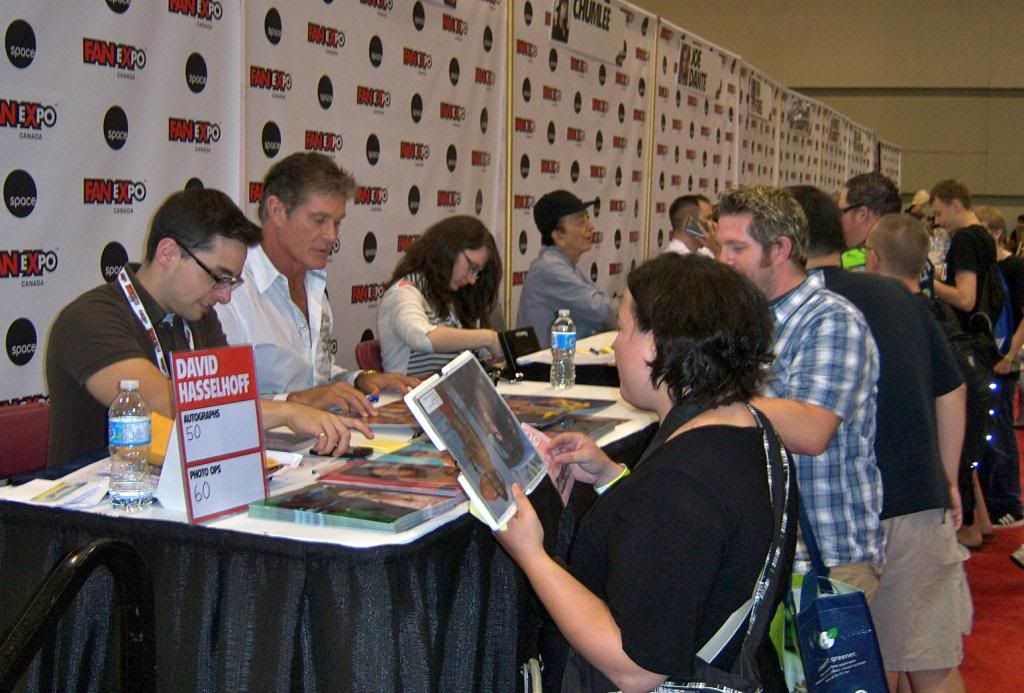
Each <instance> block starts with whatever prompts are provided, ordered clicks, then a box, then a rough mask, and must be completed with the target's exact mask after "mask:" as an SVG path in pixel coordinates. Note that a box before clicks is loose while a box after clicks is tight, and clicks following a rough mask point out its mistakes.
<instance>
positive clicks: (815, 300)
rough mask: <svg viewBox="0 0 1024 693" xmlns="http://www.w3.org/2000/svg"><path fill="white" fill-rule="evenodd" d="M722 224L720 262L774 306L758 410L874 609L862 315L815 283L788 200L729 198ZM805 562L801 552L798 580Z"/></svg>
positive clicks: (875, 557) (873, 519)
mask: <svg viewBox="0 0 1024 693" xmlns="http://www.w3.org/2000/svg"><path fill="white" fill-rule="evenodd" d="M718 224H719V226H718V240H719V243H720V244H721V246H722V251H721V255H720V256H719V259H720V260H721V261H722V262H724V263H726V264H728V265H730V266H731V267H733V268H734V269H736V270H737V271H739V272H740V273H741V274H743V275H744V276H746V277H747V278H748V279H750V280H751V281H752V282H753V283H754V284H755V285H756V286H757V287H758V288H760V289H761V290H762V291H763V292H764V293H765V294H766V295H767V296H768V300H769V301H770V305H771V310H772V315H773V317H774V320H775V331H776V334H775V362H774V364H773V365H772V378H771V380H770V381H769V384H768V387H767V391H766V392H765V394H766V395H767V397H766V398H760V399H759V400H758V401H757V402H756V404H757V406H758V407H761V408H762V409H763V410H764V411H765V413H767V414H768V416H769V417H770V418H771V420H772V423H773V424H774V425H775V427H776V428H777V429H778V430H779V433H780V434H781V435H782V437H783V440H784V441H785V442H786V445H787V447H789V449H790V450H791V451H792V452H793V453H794V459H795V460H796V464H797V474H798V479H799V482H800V499H801V503H803V505H804V507H805V508H806V509H807V515H808V518H809V519H810V522H811V525H812V527H813V529H814V534H815V538H816V539H817V541H818V547H819V549H820V550H821V554H822V558H823V560H824V561H825V564H826V565H828V566H829V567H830V568H831V572H832V576H833V577H834V578H836V579H838V580H842V581H843V582H846V583H849V584H852V585H854V586H856V587H858V588H860V589H862V590H864V592H865V595H866V596H867V597H868V599H869V600H870V598H871V597H872V596H873V595H874V592H875V590H876V589H877V588H878V577H879V573H880V568H881V564H882V562H883V560H884V538H883V534H882V525H881V520H880V519H879V513H880V512H881V510H882V477H881V473H880V472H879V470H878V465H877V464H876V462H875V452H874V442H875V401H876V392H877V388H876V383H877V381H878V351H877V349H876V347H875V342H874V339H873V338H872V337H871V332H870V331H869V330H868V327H867V324H866V323H865V321H864V316H863V315H862V314H861V313H860V311H858V310H857V309H856V308H854V307H853V305H851V304H850V303H849V302H848V301H847V300H846V299H844V298H842V297H840V296H838V295H836V294H834V293H832V292H831V291H828V290H827V289H825V284H824V280H823V279H822V277H821V276H820V274H818V273H816V274H815V275H813V276H808V275H807V272H806V270H805V263H806V259H807V242H808V230H807V219H806V217H805V216H804V213H803V210H802V209H801V208H800V206H799V205H798V204H797V202H796V200H794V199H793V197H792V196H791V195H790V194H789V193H787V192H785V191H784V190H781V189H778V188H769V187H765V186H756V187H750V188H740V189H738V190H734V191H731V192H729V193H727V194H726V195H724V196H723V197H722V198H721V200H719V222H718ZM777 398H785V399H777ZM806 558H807V554H806V550H805V549H804V547H803V544H802V542H801V544H800V546H799V547H798V549H797V565H796V567H797V569H798V570H800V569H801V568H802V569H804V570H806V568H807V567H808V565H807V563H806V562H805V560H806ZM801 572H802V571H801Z"/></svg>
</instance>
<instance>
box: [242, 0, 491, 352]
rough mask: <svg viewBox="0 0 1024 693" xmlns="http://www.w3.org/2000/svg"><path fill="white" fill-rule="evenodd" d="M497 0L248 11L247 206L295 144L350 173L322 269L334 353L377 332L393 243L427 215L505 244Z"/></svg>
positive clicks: (413, 233) (404, 240)
mask: <svg viewBox="0 0 1024 693" xmlns="http://www.w3.org/2000/svg"><path fill="white" fill-rule="evenodd" d="M506 11H507V8H506V6H505V4H504V2H500V1H499V0H493V1H481V0H473V1H472V2H465V1H464V2H460V3H457V4H456V3H454V2H441V1H440V0H438V1H436V2H394V3H393V2H391V0H381V1H377V0H372V1H371V0H360V1H359V2H353V1H349V2H333V3H322V2H317V3H312V2H307V3H280V2H272V1H270V0H249V2H248V3H247V5H246V13H245V14H246V17H245V37H246V43H245V75H246V85H245V127H244V131H245V146H244V152H245V169H244V170H245V177H246V181H247V183H246V190H245V195H246V203H247V204H248V206H247V207H246V211H247V212H248V213H249V215H250V216H251V217H252V218H253V219H256V218H257V208H258V205H259V201H260V198H261V196H262V190H261V189H260V181H261V180H262V179H263V177H264V175H265V174H266V172H267V171H268V170H269V168H270V167H271V166H272V165H273V164H274V163H275V162H276V161H280V160H281V159H283V158H284V157H285V156H287V155H288V154H291V153H292V152H296V151H316V152H320V153H323V154H326V155H327V156H330V157H331V158H333V159H334V160H335V161H337V163H338V164H339V165H340V166H342V167H343V168H344V169H346V170H347V171H349V172H350V173H352V174H353V175H354V176H355V179H356V182H357V184H358V185H359V188H358V189H357V191H356V194H355V196H354V199H352V200H349V202H348V205H347V208H346V217H345V220H344V221H343V222H342V224H341V234H340V238H339V239H338V242H337V244H336V246H335V251H334V252H333V253H332V256H331V260H330V264H329V265H328V267H327V290H328V295H329V296H330V300H331V306H332V308H333V310H334V316H335V321H334V322H335V335H334V343H333V345H332V346H333V348H334V349H335V350H336V354H337V358H338V361H339V362H341V363H342V364H346V365H350V366H351V365H354V361H355V358H354V349H355V345H356V344H357V343H358V342H360V341H362V340H363V339H371V338H373V337H374V335H375V333H376V331H377V324H376V323H377V308H378V306H379V302H380V298H381V296H382V294H383V292H384V287H385V285H386V283H387V281H388V279H389V278H390V276H391V273H392V271H393V270H394V268H395V265H396V264H397V263H398V259H399V257H400V256H401V254H402V252H404V250H405V249H406V248H407V247H408V246H409V245H410V244H411V243H412V242H413V241H415V240H416V238H418V237H419V235H420V234H421V233H423V231H425V230H426V229H427V228H429V227H430V226H431V225H432V224H434V223H435V222H438V221H440V220H442V219H443V218H445V217H447V216H451V215H454V214H470V215H474V216H477V217H479V218H480V219H481V220H482V221H483V222H484V223H485V224H486V225H487V227H488V228H489V229H490V230H491V232H492V233H493V234H494V236H495V241H496V243H497V246H498V248H504V247H505V240H504V236H505V228H504V223H505V217H504V208H505V190H504V180H505V176H504V174H505V156H504V152H505V138H506V131H505V124H506V119H505V116H504V114H505V110H506V109H505V92H504V86H505V63H506V35H507V32H506V30H505V29H506V17H505V14H506Z"/></svg>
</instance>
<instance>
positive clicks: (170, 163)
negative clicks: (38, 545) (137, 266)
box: [0, 0, 242, 404]
mask: <svg viewBox="0 0 1024 693" xmlns="http://www.w3.org/2000/svg"><path fill="white" fill-rule="evenodd" d="M0 18H2V27H0V28H2V30H3V31H4V50H5V56H4V58H0V162H2V163H0V178H2V181H3V194H4V203H5V204H4V207H5V209H2V210H0V215H3V224H2V238H0V329H3V334H4V336H5V343H6V348H7V357H6V358H3V359H2V365H0V403H2V404H15V403H20V402H25V401H32V400H34V399H38V398H41V397H43V396H44V393H45V385H44V383H43V353H44V350H45V346H46V337H47V334H48V331H49V326H50V323H51V322H52V321H53V319H54V317H55V316H56V314H57V313H58V312H59V311H60V309H61V308H62V307H63V306H64V305H66V304H67V303H68V302H69V301H70V300H71V299H72V298H74V297H75V296H77V295H78V294H79V293H81V292H83V291H85V290H86V289H89V288H91V287H93V286H96V285H97V284H100V283H101V282H103V281H105V280H109V279H112V278H113V277H114V276H115V275H116V273H117V271H118V270H119V269H120V268H121V267H122V266H123V265H124V263H125V262H126V261H127V260H128V259H129V258H130V259H131V260H133V261H139V260H141V259H142V257H143V254H144V248H143V244H144V241H145V237H146V232H147V230H148V227H149V220H150V217H151V216H152V214H153V212H154V211H155V209H156V208H157V207H158V206H159V205H160V203H161V202H162V201H163V200H164V198H165V197H167V195H169V194H170V193H172V192H174V191H177V190H180V189H182V188H184V187H186V186H211V187H216V188H221V189H223V190H226V191H228V192H229V193H231V194H232V195H234V194H235V193H236V191H238V189H239V171H240V168H239V164H240V147H241V130H242V126H241V123H242V120H241V101H240V100H239V98H238V83H239V80H240V75H239V65H240V64H241V55H240V42H239V36H240V35H241V23H240V22H241V19H240V13H239V5H238V3H237V2H220V3H217V2H214V3H199V5H197V4H196V3H194V2H193V3H181V2H170V3H166V2H164V3H161V2H140V1H139V0H135V2H131V1H130V0H99V1H88V2H87V1H84V0H83V1H82V2H72V3H65V2H55V1H52V2H40V1H39V0H7V2H5V3H4V4H3V8H2V9H0Z"/></svg>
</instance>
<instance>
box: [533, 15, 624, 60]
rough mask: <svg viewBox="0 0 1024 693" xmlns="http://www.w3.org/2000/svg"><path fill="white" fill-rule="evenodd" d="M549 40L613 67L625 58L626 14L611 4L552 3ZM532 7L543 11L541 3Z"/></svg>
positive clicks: (548, 23) (546, 24) (548, 24)
mask: <svg viewBox="0 0 1024 693" xmlns="http://www.w3.org/2000/svg"><path fill="white" fill-rule="evenodd" d="M551 3H552V5H551V12H550V14H548V15H546V16H550V17H551V21H550V22H545V26H547V27H549V31H548V37H549V38H550V39H551V42H552V43H555V44H562V45H563V46H564V47H565V48H566V49H568V50H569V51H571V52H573V53H578V54H580V55H581V56H584V57H587V58H592V59H594V60H597V61H600V62H603V63H614V62H616V61H617V60H621V59H622V58H623V57H625V55H626V51H627V45H626V41H625V40H624V39H623V24H624V23H625V19H626V17H625V14H624V13H622V12H620V11H618V10H619V5H617V4H616V3H614V2H613V1H612V0H551ZM535 4H537V5H539V6H541V7H543V3H542V2H536V3H535Z"/></svg>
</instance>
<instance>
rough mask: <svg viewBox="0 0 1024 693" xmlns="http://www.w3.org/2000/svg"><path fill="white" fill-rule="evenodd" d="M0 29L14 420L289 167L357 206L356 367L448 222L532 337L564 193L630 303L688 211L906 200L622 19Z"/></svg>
mask: <svg viewBox="0 0 1024 693" xmlns="http://www.w3.org/2000/svg"><path fill="white" fill-rule="evenodd" d="M509 3H511V4H509ZM563 8H564V9H563ZM0 29H2V30H3V31H4V51H5V55H4V58H0V162H2V163H0V179H2V182H3V197H4V205H3V206H4V209H0V216H2V217H3V225H2V241H0V330H3V333H2V334H3V335H4V337H5V346H6V349H7V358H6V359H2V360H0V406H2V405H10V404H17V403H21V402H26V401H31V400H34V399H39V398H44V397H45V392H46V389H45V383H44V381H43V367H42V366H43V351H44V348H45V343H46V338H47V334H48V330H49V325H50V323H51V322H52V320H53V318H54V316H55V315H56V313H57V312H58V311H59V310H60V308H61V307H62V306H64V305H65V304H66V303H68V302H69V301H70V300H71V299H72V298H74V297H75V296H76V295H78V294H79V293H81V292H82V291H84V290H86V289H88V288H90V287H92V286H95V285H97V284H98V283H100V282H102V281H104V280H109V279H111V278H112V277H113V276H114V274H115V273H116V271H117V269H118V268H119V267H121V266H122V265H123V264H124V263H125V262H126V261H128V260H129V259H131V260H133V261H137V260H141V259H142V255H143V241H144V238H145V234H146V231H147V227H148V224H149V220H150V217H151V215H152V213H153V211H154V209H155V208H156V206H158V205H159V204H160V202H162V200H163V199H164V198H165V197H166V196H167V195H168V194H170V193H171V192H174V191H176V190H179V189H181V188H183V187H185V186H200V185H201V186H208V187H217V188H220V189H223V190H225V191H226V192H228V193H229V194H231V195H232V196H234V197H235V198H236V199H237V200H238V201H239V203H240V204H242V205H243V208H244V209H246V211H247V212H248V213H249V214H250V215H251V216H252V217H253V218H255V217H256V205H257V203H258V201H259V198H260V195H261V190H260V184H259V181H260V180H261V179H262V177H263V175H264V174H265V173H266V171H267V169H268V168H269V167H270V166H271V165H272V164H273V163H274V162H275V161H279V160H280V159H281V158H283V157H284V156H286V155H287V154H288V153H291V152H294V151H302V150H311V151H320V152H323V153H325V154H328V155H329V156H332V157H333V158H335V160H336V161H338V163H339V164H341V165H342V166H343V167H345V168H346V169H348V170H350V171H352V172H353V173H354V175H355V177H356V179H357V182H358V183H359V189H358V192H357V193H356V195H355V197H354V199H353V200H350V202H349V205H348V217H347V218H346V220H345V221H344V222H343V224H342V234H341V238H340V240H339V242H338V245H337V247H336V250H335V253H334V255H333V258H332V263H331V265H330V266H329V270H328V272H329V277H330V278H329V282H328V287H329V291H330V297H331V301H332V306H333V307H334V311H335V316H336V320H335V338H336V348H337V357H338V360H339V361H340V362H341V363H342V364H343V365H347V366H352V365H353V364H354V357H353V346H354V344H355V343H356V342H357V341H359V340H360V339H363V338H367V337H370V336H371V335H373V334H374V333H375V332H376V326H375V316H376V308H377V304H378V301H379V298H380V294H381V290H382V287H383V285H384V283H385V282H386V281H387V279H388V277H389V276H390V274H391V271H392V269H393V268H394V265H395V263H396V261H397V260H398V258H399V256H400V255H401V253H402V252H403V251H404V249H405V248H406V247H408V245H409V244H410V243H411V242H412V241H413V240H414V239H415V238H416V236H417V235H418V234H420V233H422V232H423V231H424V230H425V229H426V228H427V227H428V226H429V225H430V224H432V223H434V222H436V221H438V220H440V219H442V218H444V217H445V216H448V215H451V214H475V215H477V216H480V217H481V218H482V219H483V220H484V222H485V223H486V224H487V225H488V227H489V228H490V229H491V230H492V232H493V233H494V234H495V237H496V240H497V243H498V247H499V248H502V249H503V251H504V252H505V254H506V257H505V266H506V274H507V284H506V290H507V292H508V293H507V294H506V299H507V300H506V303H507V305H506V306H505V308H506V315H510V316H512V319H513V320H514V317H515V309H516V307H517V297H518V294H519V290H520V287H521V285H522V281H523V279H524V278H525V273H526V271H527V268H528V267H529V263H530V261H531V260H532V259H533V258H534V257H536V255H537V252H538V250H539V245H540V240H539V234H538V232H537V230H536V228H535V226H534V223H533V218H532V205H533V203H534V202H535V201H536V199H537V198H538V197H539V196H540V195H542V194H544V193H545V192H548V191H549V190H553V189H556V188H566V189H570V190H573V191H574V192H576V194H578V195H579V196H580V197H582V198H584V199H592V198H598V199H599V200H600V202H599V204H598V205H597V206H596V208H595V210H594V217H595V219H594V221H595V225H596V227H597V232H598V237H597V243H596V245H595V247H594V249H593V250H592V251H591V252H590V253H588V254H587V255H586V256H584V258H583V260H582V263H583V267H584V268H585V270H586V271H587V272H588V273H589V274H590V276H591V277H593V278H594V280H595V281H596V282H598V284H600V285H601V286H602V287H605V288H606V289H608V290H609V291H612V292H617V293H621V291H622V287H623V285H624V280H625V274H626V272H628V271H629V269H630V268H631V267H632V266H634V265H635V264H636V263H637V262H639V261H641V260H642V259H643V258H644V257H646V256H648V255H649V254H653V253H655V252H657V250H658V249H659V248H660V247H661V245H662V244H663V243H664V237H665V235H666V234H667V209H668V204H670V202H671V200H672V199H674V197H676V196H677V195H680V194H684V193H688V192H701V193H703V194H706V195H707V196H708V197H710V198H711V199H712V200H714V199H715V198H716V197H717V195H718V194H720V193H721V192H722V191H723V190H726V189H729V188H730V187H731V186H733V185H736V184H737V183H739V184H751V183H765V184H783V185H787V184H793V183H798V182H802V183H811V184H819V185H822V186H824V187H826V189H829V190H834V189H836V186H837V185H838V184H840V183H841V181H842V180H844V179H845V178H846V177H848V176H849V175H852V174H853V173H855V172H860V171H862V170H870V169H871V168H872V167H878V166H882V167H884V170H885V171H886V173H887V174H888V175H890V176H893V177H894V178H896V179H897V180H898V176H899V154H900V151H899V148H898V147H896V146H895V145H890V144H888V143H878V141H877V138H876V136H875V133H873V132H872V131H870V130H868V129H866V128H863V127H861V126H859V125H857V124H856V123H852V122H851V121H849V119H847V118H845V117H844V116H842V114H838V113H835V112H834V111H832V110H831V109H828V108H827V107H825V106H823V105H822V104H819V103H817V102H815V101H813V100H811V99H807V98H806V97H801V96H799V95H798V94H796V93H795V92H791V91H789V90H787V89H786V88H785V87H784V86H782V85H781V84H779V83H777V82H776V81H774V80H772V79H770V78H769V77H767V76H766V75H764V74H763V73H762V72H761V71H759V70H758V69H757V68H756V67H755V66H752V65H749V64H746V63H744V62H742V61H741V60H740V59H739V58H738V56H736V55H734V54H732V53H730V52H729V51H728V50H725V49H723V48H720V47H717V46H713V45H711V44H709V43H708V42H707V41H705V40H704V39H702V38H701V37H700V35H699V33H696V32H695V31H693V29H699V27H695V28H684V27H677V26H674V25H671V24H668V23H666V22H663V21H659V20H658V18H657V17H655V16H653V15H650V14H648V13H646V12H644V11H642V10H639V9H637V8H636V7H633V6H631V5H629V4H628V3H625V2H621V1H620V0H595V1H594V2H590V3H574V2H565V0H473V1H467V0H463V2H458V1H457V0H399V1H395V0H333V1H331V0H327V1H325V2H322V3H321V2H312V1H309V2H302V3H300V2H290V3H280V2H279V3H276V4H274V3H271V2H269V1H268V0H167V2H166V3H165V2H152V1H151V2H143V1H142V0H80V1H79V2H74V3H67V2H57V0H7V2H5V3H3V5H2V6H0Z"/></svg>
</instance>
